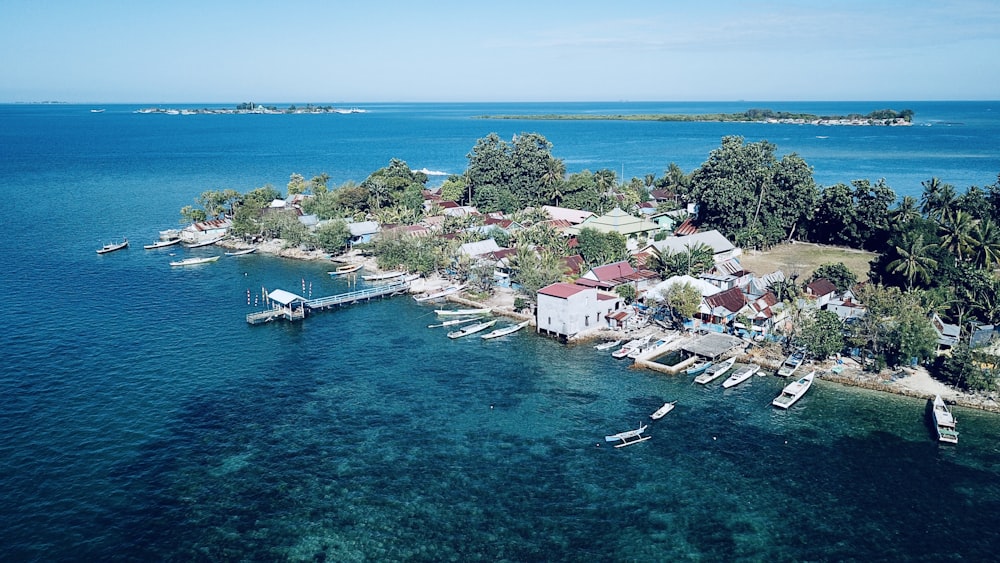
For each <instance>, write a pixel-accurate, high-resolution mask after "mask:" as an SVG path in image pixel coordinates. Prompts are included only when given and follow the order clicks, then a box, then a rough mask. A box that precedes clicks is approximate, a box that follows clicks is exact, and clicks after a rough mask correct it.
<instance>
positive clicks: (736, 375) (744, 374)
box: [722, 364, 760, 389]
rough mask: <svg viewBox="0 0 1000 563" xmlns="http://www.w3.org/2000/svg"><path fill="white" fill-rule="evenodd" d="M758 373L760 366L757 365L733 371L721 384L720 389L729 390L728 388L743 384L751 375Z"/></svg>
mask: <svg viewBox="0 0 1000 563" xmlns="http://www.w3.org/2000/svg"><path fill="white" fill-rule="evenodd" d="M758 371H760V366H759V365H757V364H750V365H747V366H744V367H741V368H740V369H738V370H736V371H734V372H733V374H732V375H730V376H729V377H728V378H727V379H726V380H725V381H723V382H722V388H723V389H729V388H730V387H733V386H735V385H739V384H740V383H743V382H744V381H746V380H747V379H750V377H751V376H752V375H753V374H755V373H757V372H758Z"/></svg>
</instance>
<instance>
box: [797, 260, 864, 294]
mask: <svg viewBox="0 0 1000 563" xmlns="http://www.w3.org/2000/svg"><path fill="white" fill-rule="evenodd" d="M818 279H827V280H830V283H832V284H833V285H834V286H835V287H836V288H837V291H840V292H844V291H847V290H848V289H850V288H852V287H854V286H855V285H857V283H858V276H856V275H854V272H852V271H851V270H850V269H849V268H848V267H847V266H845V265H844V263H843V262H837V263H832V264H823V265H821V266H819V267H818V268H816V269H815V270H814V271H813V273H812V275H811V276H809V280H808V281H807V282H806V283H810V282H813V281H815V280H818Z"/></svg>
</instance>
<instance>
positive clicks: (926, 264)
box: [888, 233, 937, 289]
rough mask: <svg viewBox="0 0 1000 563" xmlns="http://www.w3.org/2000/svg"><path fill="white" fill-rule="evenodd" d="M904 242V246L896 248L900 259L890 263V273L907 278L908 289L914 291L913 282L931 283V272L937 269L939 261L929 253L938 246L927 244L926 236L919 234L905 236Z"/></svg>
mask: <svg viewBox="0 0 1000 563" xmlns="http://www.w3.org/2000/svg"><path fill="white" fill-rule="evenodd" d="M908 235H909V233H908ZM903 241H904V246H902V247H900V246H897V247H895V248H896V254H897V255H899V258H897V259H896V260H893V261H892V262H890V263H889V266H888V267H889V271H890V272H892V273H894V274H901V275H902V276H903V277H904V278H906V287H907V289H913V282H914V281H917V280H920V281H923V282H924V283H929V282H930V281H931V272H933V271H934V268H936V267H937V260H935V259H933V258H931V257H930V255H929V252H930V251H931V250H932V249H933V248H935V247H936V246H937V245H934V244H925V243H924V236H923V235H921V234H919V233H917V234H913V235H911V236H906V235H904V237H903Z"/></svg>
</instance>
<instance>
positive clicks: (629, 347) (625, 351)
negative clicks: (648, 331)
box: [611, 335, 653, 358]
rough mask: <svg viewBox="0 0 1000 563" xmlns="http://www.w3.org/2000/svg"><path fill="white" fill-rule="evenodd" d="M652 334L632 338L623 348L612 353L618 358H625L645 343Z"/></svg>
mask: <svg viewBox="0 0 1000 563" xmlns="http://www.w3.org/2000/svg"><path fill="white" fill-rule="evenodd" d="M652 337H653V336H652V335H647V336H643V337H642V338H637V339H635V340H630V341H628V342H626V343H625V344H624V345H623V346H622V347H621V348H619V349H617V350H615V351H614V352H612V353H611V355H612V356H614V357H616V358H624V357H625V356H628V355H629V354H631V353H632V351H633V350H635V349H636V348H638V347H639V346H643V345H645V344H646V343H647V342H649V340H650V339H651V338H652Z"/></svg>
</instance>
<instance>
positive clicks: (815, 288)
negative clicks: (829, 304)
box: [806, 278, 837, 297]
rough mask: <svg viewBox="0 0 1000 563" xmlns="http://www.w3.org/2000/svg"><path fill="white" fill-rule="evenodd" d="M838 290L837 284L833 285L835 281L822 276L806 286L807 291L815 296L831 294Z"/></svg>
mask: <svg viewBox="0 0 1000 563" xmlns="http://www.w3.org/2000/svg"><path fill="white" fill-rule="evenodd" d="M836 292H837V286H835V285H833V282H831V281H830V280H828V279H826V278H820V279H818V280H814V281H813V282H812V283H810V284H809V285H807V286H806V293H807V294H809V295H812V296H813V297H820V296H823V295H830V294H831V293H836Z"/></svg>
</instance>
